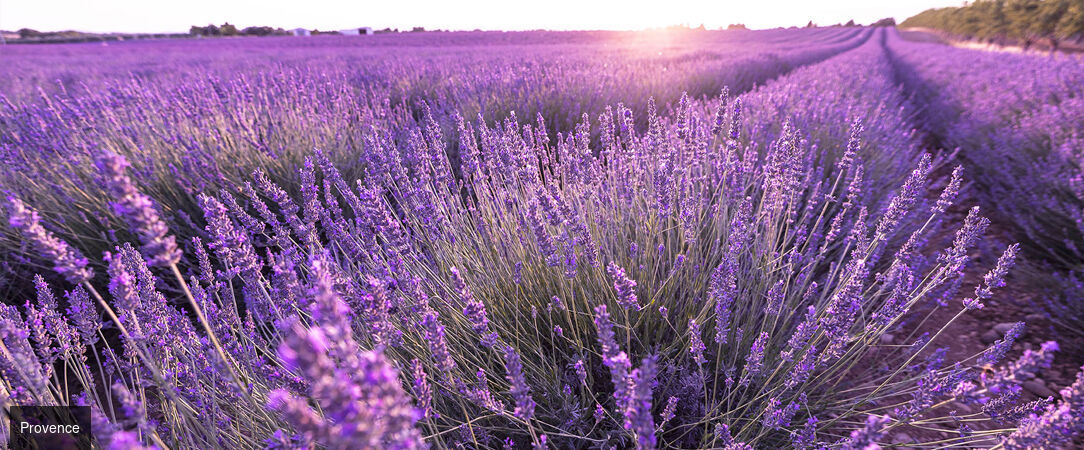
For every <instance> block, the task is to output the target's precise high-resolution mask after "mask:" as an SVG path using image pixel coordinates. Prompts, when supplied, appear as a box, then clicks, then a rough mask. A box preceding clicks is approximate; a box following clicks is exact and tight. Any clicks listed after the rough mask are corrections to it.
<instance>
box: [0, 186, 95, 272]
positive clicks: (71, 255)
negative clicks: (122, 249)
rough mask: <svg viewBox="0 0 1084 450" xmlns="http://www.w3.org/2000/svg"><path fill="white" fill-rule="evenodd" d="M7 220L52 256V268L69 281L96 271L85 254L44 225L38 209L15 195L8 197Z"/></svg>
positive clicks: (47, 255) (43, 252)
mask: <svg viewBox="0 0 1084 450" xmlns="http://www.w3.org/2000/svg"><path fill="white" fill-rule="evenodd" d="M8 224H9V225H11V227H12V228H14V229H16V230H19V233H21V234H22V235H23V239H26V240H28V241H30V243H31V244H33V245H34V247H35V248H36V249H37V250H38V252H39V253H41V254H43V255H45V256H46V257H48V258H49V259H50V260H52V261H53V264H54V267H53V270H55V271H56V272H57V273H59V274H60V275H62V276H63V277H64V279H66V280H68V282H69V283H72V284H80V283H82V282H84V281H87V280H89V279H91V277H93V276H94V271H92V270H90V269H88V268H87V259H86V258H84V257H83V254H82V253H80V252H79V250H76V249H74V248H72V246H70V245H68V243H67V242H64V241H62V240H60V239H58V238H57V237H56V236H55V235H53V233H51V232H49V230H46V229H45V227H43V226H41V218H40V217H39V216H38V212H37V211H34V210H33V209H30V208H29V207H27V206H26V205H25V204H23V202H22V200H19V199H18V198H15V197H8Z"/></svg>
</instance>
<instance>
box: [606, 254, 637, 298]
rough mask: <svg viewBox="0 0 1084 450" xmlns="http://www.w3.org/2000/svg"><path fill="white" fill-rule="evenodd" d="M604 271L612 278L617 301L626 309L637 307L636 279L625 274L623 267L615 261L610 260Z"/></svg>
mask: <svg viewBox="0 0 1084 450" xmlns="http://www.w3.org/2000/svg"><path fill="white" fill-rule="evenodd" d="M606 271H607V272H609V274H610V277H611V278H612V279H613V282H614V290H616V291H617V303H618V304H619V305H621V306H622V307H624V308H626V309H628V308H639V302H638V301H637V299H636V281H635V280H632V279H631V278H629V277H628V276H627V275H625V269H623V268H621V266H618V265H617V264H616V263H613V262H611V263H610V265H608V266H606Z"/></svg>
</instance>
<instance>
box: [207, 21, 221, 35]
mask: <svg viewBox="0 0 1084 450" xmlns="http://www.w3.org/2000/svg"><path fill="white" fill-rule="evenodd" d="M203 35H204V36H221V35H222V33H221V32H220V31H219V29H218V26H217V25H215V24H213V23H212V24H208V25H207V26H205V27H203Z"/></svg>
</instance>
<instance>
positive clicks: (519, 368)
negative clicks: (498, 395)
mask: <svg viewBox="0 0 1084 450" xmlns="http://www.w3.org/2000/svg"><path fill="white" fill-rule="evenodd" d="M504 367H505V370H506V371H507V372H508V375H507V378H508V383H509V384H511V385H512V398H514V399H515V400H516V409H515V411H514V414H515V415H516V417H519V418H520V419H523V420H531V418H533V417H534V407H535V403H534V399H532V398H531V388H530V387H529V386H527V380H526V379H525V378H524V376H523V363H522V362H521V361H520V359H519V354H518V353H516V351H515V350H513V349H512V347H505V348H504Z"/></svg>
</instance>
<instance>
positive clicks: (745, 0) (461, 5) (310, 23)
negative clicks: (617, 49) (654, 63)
mask: <svg viewBox="0 0 1084 450" xmlns="http://www.w3.org/2000/svg"><path fill="white" fill-rule="evenodd" d="M961 4H963V1H962V0H892V1H879V0H647V1H645V0H623V1H622V0H533V1H519V0H458V1H456V0H383V1H374V0H352V1H351V0H185V1H162V0H0V29H4V30H17V29H19V28H33V29H36V30H39V31H59V30H79V31H88V32H125V33H136V32H156V33H157V32H187V31H188V28H189V27H190V26H191V25H206V24H208V23H214V24H221V23H223V22H230V23H232V24H234V25H237V26H238V28H243V27H246V26H256V25H268V26H273V27H282V28H288V29H289V28H298V27H301V28H309V29H312V28H316V29H323V30H337V29H344V28H357V27H362V26H370V27H373V28H377V29H380V28H385V27H390V28H400V29H402V28H407V29H409V28H411V27H415V26H421V27H425V28H427V29H437V28H439V29H450V30H472V29H483V30H531V29H551V30H640V29H645V28H655V27H663V26H668V25H689V26H694V27H695V26H699V25H700V24H703V25H705V26H706V27H708V28H718V27H724V26H726V25H728V24H731V23H743V24H745V25H746V26H748V27H749V28H774V27H780V26H784V27H786V26H792V25H805V24H806V22H808V21H810V20H813V21H814V22H815V23H817V24H821V25H831V24H835V23H843V22H846V21H848V20H850V19H854V20H855V21H856V22H858V23H860V24H861V23H867V24H868V23H871V22H873V21H876V20H877V19H881V18H884V17H895V18H896V19H897V20H898V21H902V20H903V19H906V18H907V17H910V16H912V15H914V14H916V13H918V12H921V11H923V10H925V9H928V8H935V7H944V6H959V5H961Z"/></svg>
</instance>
